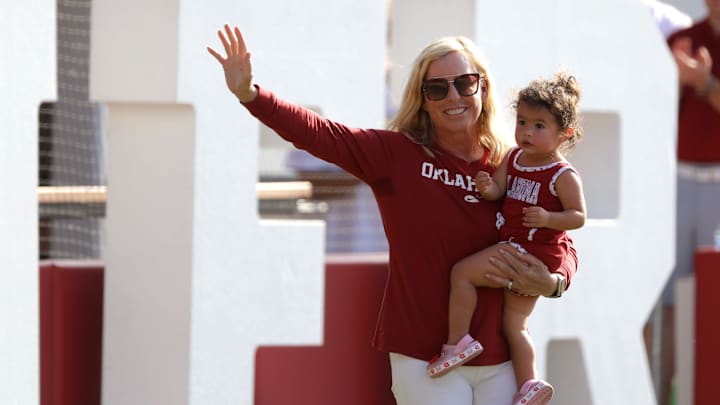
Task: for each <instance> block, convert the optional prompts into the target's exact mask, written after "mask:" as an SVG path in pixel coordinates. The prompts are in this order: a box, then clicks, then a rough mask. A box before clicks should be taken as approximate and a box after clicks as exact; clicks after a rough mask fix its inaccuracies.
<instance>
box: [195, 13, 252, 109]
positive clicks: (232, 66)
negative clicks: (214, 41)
mask: <svg viewBox="0 0 720 405" xmlns="http://www.w3.org/2000/svg"><path fill="white" fill-rule="evenodd" d="M224 28H225V31H223V30H218V37H220V41H221V42H222V44H223V47H224V48H225V54H226V55H227V56H226V57H223V55H221V54H220V53H219V52H217V51H216V50H215V49H213V48H211V47H209V46H208V47H207V50H208V52H210V54H211V55H212V56H214V57H215V59H217V61H218V62H220V64H221V65H222V67H223V70H224V71H225V83H226V84H227V87H228V89H230V91H231V92H232V93H233V94H235V96H236V97H237V98H238V99H239V100H240V102H243V103H245V102H249V101H252V100H254V99H255V96H256V95H257V90H256V89H255V86H253V84H252V64H251V63H250V52H248V51H247V47H246V46H245V40H244V39H243V37H242V33H241V32H240V28H238V27H235V28H234V29H231V28H230V26H229V25H227V24H225V27H224Z"/></svg>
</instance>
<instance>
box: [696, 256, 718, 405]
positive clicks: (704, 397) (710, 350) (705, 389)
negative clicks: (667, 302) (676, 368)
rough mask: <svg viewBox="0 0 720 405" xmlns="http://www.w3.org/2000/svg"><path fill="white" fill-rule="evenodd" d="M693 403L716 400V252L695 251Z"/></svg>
mask: <svg viewBox="0 0 720 405" xmlns="http://www.w3.org/2000/svg"><path fill="white" fill-rule="evenodd" d="M695 286H696V288H695V405H717V404H719V403H720V399H719V398H718V389H717V386H716V385H715V384H717V383H718V377H720V371H718V365H719V364H720V315H718V311H719V310H720V294H719V293H718V286H720V251H716V250H715V251H714V250H712V249H700V250H698V251H697V252H696V253H695Z"/></svg>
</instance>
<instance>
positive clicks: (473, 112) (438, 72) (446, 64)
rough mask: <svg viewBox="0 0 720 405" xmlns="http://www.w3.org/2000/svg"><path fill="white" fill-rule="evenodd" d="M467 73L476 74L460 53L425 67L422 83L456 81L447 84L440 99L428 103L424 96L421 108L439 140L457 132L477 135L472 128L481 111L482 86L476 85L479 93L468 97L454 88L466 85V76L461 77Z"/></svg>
mask: <svg viewBox="0 0 720 405" xmlns="http://www.w3.org/2000/svg"><path fill="white" fill-rule="evenodd" d="M469 73H477V70H476V69H475V68H474V67H473V65H472V64H471V63H470V61H468V60H467V58H466V57H465V55H464V54H462V53H460V52H452V53H449V54H447V55H445V56H443V57H441V58H439V59H436V60H434V61H433V62H431V63H430V65H429V66H428V70H427V73H426V74H425V82H427V81H428V80H432V79H445V80H449V81H453V80H456V79H458V80H459V81H458V82H455V83H451V84H450V85H449V88H448V91H447V95H446V96H445V97H444V98H442V99H440V100H430V99H429V98H428V97H427V96H426V95H423V104H422V108H423V110H425V111H426V112H427V113H428V115H429V116H430V121H431V122H432V124H433V128H434V129H435V133H436V134H437V136H438V137H443V136H447V135H451V134H453V133H460V132H463V133H469V134H472V135H475V134H476V129H475V128H476V125H477V122H478V119H479V118H480V113H481V112H482V92H483V89H482V85H481V83H477V86H478V91H477V92H476V93H475V94H473V95H467V96H463V95H461V94H459V93H458V89H457V88H456V86H460V87H461V88H462V87H463V85H466V84H467V79H468V76H463V75H466V74H469ZM463 81H465V82H463ZM440 82H442V80H440Z"/></svg>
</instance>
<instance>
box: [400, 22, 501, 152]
mask: <svg viewBox="0 0 720 405" xmlns="http://www.w3.org/2000/svg"><path fill="white" fill-rule="evenodd" d="M452 52H460V53H462V54H463V55H465V57H467V59H468V61H469V62H470V63H471V64H472V65H473V66H474V67H475V69H477V72H478V73H480V80H481V91H482V92H483V95H482V97H483V102H482V112H481V113H480V118H479V124H480V125H478V126H477V128H478V133H477V139H478V143H479V144H480V145H482V146H483V147H484V148H485V149H487V150H488V153H489V159H488V160H489V163H490V164H491V165H493V166H498V165H500V162H501V161H502V158H503V156H504V154H505V151H506V150H507V145H506V144H505V142H504V141H503V139H502V138H501V137H500V136H499V135H498V134H497V131H496V128H495V126H496V116H495V115H496V107H495V96H494V89H493V80H492V77H491V76H490V73H489V72H488V70H487V67H486V64H485V61H484V60H483V57H482V53H481V52H480V49H479V48H478V47H477V46H476V45H475V44H474V43H473V42H472V41H471V40H470V39H469V38H466V37H463V36H456V37H445V38H440V39H437V40H435V41H432V42H431V43H429V44H428V45H427V46H426V47H425V48H424V49H423V50H422V51H421V52H420V54H419V55H418V56H417V58H415V61H414V62H413V67H412V70H411V71H410V77H409V78H408V81H407V83H406V85H405V90H404V93H403V98H402V102H401V103H400V107H399V108H398V111H397V113H396V114H395V117H393V119H392V120H390V122H389V123H388V128H389V129H390V130H393V131H398V132H403V133H405V134H406V135H407V136H408V137H409V138H411V139H412V140H413V141H415V142H416V143H418V144H419V145H422V146H423V147H425V149H426V150H427V151H428V153H430V154H431V155H432V152H430V147H431V146H432V145H433V144H434V143H435V136H436V135H435V132H434V130H433V127H432V123H431V122H430V116H429V115H428V113H427V112H426V111H425V110H423V109H422V105H423V93H422V83H423V80H425V75H426V74H427V71H428V67H429V66H430V64H431V63H432V62H433V61H435V60H436V59H439V58H441V57H443V56H445V55H447V54H449V53H452Z"/></svg>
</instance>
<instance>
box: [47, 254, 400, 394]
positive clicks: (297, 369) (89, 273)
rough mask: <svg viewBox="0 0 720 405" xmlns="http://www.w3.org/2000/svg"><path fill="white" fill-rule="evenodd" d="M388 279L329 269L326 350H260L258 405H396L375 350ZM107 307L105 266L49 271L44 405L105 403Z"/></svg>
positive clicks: (341, 267) (381, 267)
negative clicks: (102, 387) (102, 391)
mask: <svg viewBox="0 0 720 405" xmlns="http://www.w3.org/2000/svg"><path fill="white" fill-rule="evenodd" d="M386 276H387V264H386V263H385V262H377V263H357V262H355V263H328V264H327V265H326V288H325V328H324V343H323V344H322V346H292V347H267V346H266V347H259V348H258V350H257V352H256V365H255V370H256V371H255V403H256V404H267V405H279V404H293V405H303V404H308V405H309V404H312V405H323V404H328V405H337V404H343V405H352V404H358V405H360V404H362V405H368V404H373V405H386V404H387V405H393V404H395V401H394V399H393V397H392V393H391V392H390V365H389V362H388V359H387V355H385V354H384V353H379V352H377V351H375V350H373V349H372V348H371V347H370V343H371V340H372V333H373V330H374V328H375V319H376V317H377V314H378V309H379V307H380V301H381V297H382V293H383V288H384V285H385V278H386ZM102 305H103V267H102V266H101V265H94V264H83V263H72V264H59V263H57V262H46V263H42V264H41V266H40V387H41V388H40V391H41V392H40V403H41V405H98V404H100V384H101V371H102V316H103V313H102ZM238 378H239V377H238Z"/></svg>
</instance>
